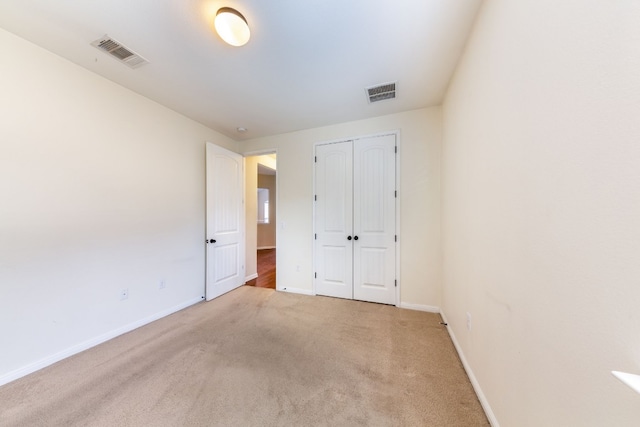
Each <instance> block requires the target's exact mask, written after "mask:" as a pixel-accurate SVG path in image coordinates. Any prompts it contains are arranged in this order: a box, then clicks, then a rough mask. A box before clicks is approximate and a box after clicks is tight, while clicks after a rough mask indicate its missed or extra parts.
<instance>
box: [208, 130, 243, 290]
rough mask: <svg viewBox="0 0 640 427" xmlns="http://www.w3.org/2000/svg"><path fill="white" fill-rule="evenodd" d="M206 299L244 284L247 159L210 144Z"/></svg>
mask: <svg viewBox="0 0 640 427" xmlns="http://www.w3.org/2000/svg"><path fill="white" fill-rule="evenodd" d="M206 150H207V151H206V157H207V172H206V173H207V190H206V191H207V218H206V228H207V232H206V245H207V251H206V258H207V261H206V263H207V266H206V293H205V295H206V299H207V301H208V300H211V299H213V298H216V297H218V296H220V295H222V294H224V293H226V292H229V291H231V290H233V289H235V288H237V287H238V286H241V285H242V284H243V283H244V276H245V275H244V200H243V194H244V168H243V166H244V159H243V157H242V156H241V155H239V154H237V153H234V152H232V151H229V150H225V149H224V148H222V147H218V146H217V145H214V144H212V143H210V142H207V148H206Z"/></svg>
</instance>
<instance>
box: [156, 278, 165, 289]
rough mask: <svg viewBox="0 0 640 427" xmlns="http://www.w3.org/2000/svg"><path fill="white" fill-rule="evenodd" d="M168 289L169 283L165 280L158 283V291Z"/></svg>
mask: <svg viewBox="0 0 640 427" xmlns="http://www.w3.org/2000/svg"><path fill="white" fill-rule="evenodd" d="M166 287H167V282H166V281H165V280H164V279H160V281H159V282H158V289H164V288H166Z"/></svg>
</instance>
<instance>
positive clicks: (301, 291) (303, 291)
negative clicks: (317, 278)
mask: <svg viewBox="0 0 640 427" xmlns="http://www.w3.org/2000/svg"><path fill="white" fill-rule="evenodd" d="M276 291H282V292H291V293H292V294H302V295H315V294H314V293H313V292H312V291H310V290H309V289H300V288H291V287H289V286H287V287H285V288H278V289H276Z"/></svg>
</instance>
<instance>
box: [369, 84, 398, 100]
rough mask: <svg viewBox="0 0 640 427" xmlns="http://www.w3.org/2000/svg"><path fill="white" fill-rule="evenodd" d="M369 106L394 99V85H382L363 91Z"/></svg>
mask: <svg viewBox="0 0 640 427" xmlns="http://www.w3.org/2000/svg"><path fill="white" fill-rule="evenodd" d="M365 90H366V91H367V98H368V99H369V104H372V103H374V102H378V101H384V100H385V99H393V98H395V97H396V83H395V82H392V83H384V84H381V85H377V86H371V87H368V88H366V89H365Z"/></svg>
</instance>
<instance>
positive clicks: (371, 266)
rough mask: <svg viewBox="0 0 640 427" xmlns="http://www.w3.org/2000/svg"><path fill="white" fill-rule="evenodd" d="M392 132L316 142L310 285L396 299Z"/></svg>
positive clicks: (342, 294)
mask: <svg viewBox="0 0 640 427" xmlns="http://www.w3.org/2000/svg"><path fill="white" fill-rule="evenodd" d="M396 155H397V149H396V135H395V134H392V135H381V136H373V137H366V138H358V139H353V140H349V141H342V142H336V143H327V144H318V145H316V147H315V163H314V165H315V170H314V176H315V183H314V188H315V191H314V193H315V195H314V271H315V272H314V288H315V293H316V294H318V295H327V296H332V297H339V298H348V299H357V300H361V301H371V302H378V303H383V304H396V294H397V293H396V286H397V281H396V244H397V235H396V201H397V192H396Z"/></svg>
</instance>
